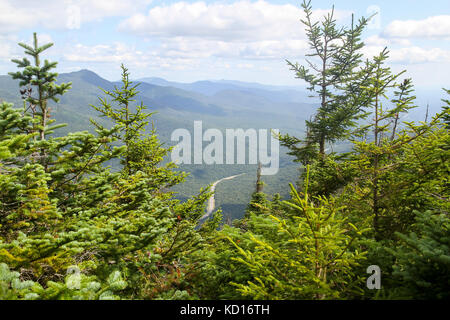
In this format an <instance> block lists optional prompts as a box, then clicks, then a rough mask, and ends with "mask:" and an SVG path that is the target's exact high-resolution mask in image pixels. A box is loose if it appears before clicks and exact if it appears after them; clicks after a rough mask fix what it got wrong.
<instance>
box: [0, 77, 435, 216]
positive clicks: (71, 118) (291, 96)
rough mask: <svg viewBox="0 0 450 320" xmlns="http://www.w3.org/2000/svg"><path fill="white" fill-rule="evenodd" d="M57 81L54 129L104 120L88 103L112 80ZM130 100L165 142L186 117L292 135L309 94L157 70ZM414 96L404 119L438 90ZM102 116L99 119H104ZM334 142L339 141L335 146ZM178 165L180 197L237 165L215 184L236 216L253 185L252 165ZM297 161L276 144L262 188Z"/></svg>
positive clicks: (418, 113) (307, 108)
mask: <svg viewBox="0 0 450 320" xmlns="http://www.w3.org/2000/svg"><path fill="white" fill-rule="evenodd" d="M58 82H72V89H71V90H70V91H69V92H68V93H66V94H65V95H64V96H63V97H62V99H61V102H60V103H59V104H58V105H54V107H53V111H52V116H53V117H54V118H56V120H57V121H58V122H63V123H67V124H68V126H67V127H66V128H63V129H60V130H61V132H64V133H67V132H73V131H83V130H91V131H92V130H93V127H92V126H91V125H90V122H89V119H90V118H94V119H95V120H96V121H99V122H102V121H105V120H104V119H101V118H99V117H98V115H97V113H96V111H95V110H94V109H93V108H92V107H91V106H90V105H91V104H94V105H98V97H103V96H104V94H103V92H102V90H101V89H100V88H103V89H105V90H113V89H114V86H115V85H116V86H120V83H119V82H111V81H108V80H106V79H104V78H102V77H100V76H99V75H97V74H96V73H94V72H92V71H89V70H81V71H76V72H71V73H62V74H60V75H59V76H58ZM138 82H139V83H140V85H139V87H138V91H140V93H139V95H138V96H137V98H136V100H137V102H140V101H142V102H143V104H144V105H146V106H147V107H148V111H149V112H155V111H156V112H157V113H156V114H154V115H153V117H152V119H153V120H154V124H155V125H156V128H157V133H158V135H159V137H160V139H161V141H163V142H164V143H166V144H170V145H174V144H175V143H176V142H172V141H170V136H171V133H172V132H173V131H174V130H175V129H178V128H184V129H187V130H189V131H191V133H192V131H193V123H194V121H196V120H201V121H202V124H203V130H205V129H207V128H217V129H219V130H222V132H223V130H225V129H226V128H233V129H237V128H243V129H248V128H253V129H279V130H280V132H282V133H290V134H293V135H296V136H301V135H303V133H304V132H303V129H304V123H305V120H306V119H309V117H310V116H311V115H312V114H314V110H315V107H316V105H315V104H314V103H312V102H314V99H311V98H309V97H308V92H306V90H305V89H304V88H302V87H301V86H299V88H295V87H282V86H267V85H262V84H258V83H247V82H240V81H230V80H221V81H198V82H194V83H178V82H171V81H167V80H164V79H161V78H142V79H138V80H136V81H135V83H138ZM417 96H418V100H417V102H418V103H420V104H421V108H418V109H416V110H415V111H413V112H412V113H411V114H410V115H408V116H407V117H406V118H405V120H410V119H413V120H424V115H425V107H426V103H429V104H430V115H433V114H434V113H436V112H438V111H439V110H440V106H441V105H442V104H441V103H439V101H440V99H441V97H442V96H443V94H442V93H440V92H439V91H433V92H426V91H421V90H418V93H417ZM0 100H4V101H7V102H12V103H14V104H15V105H16V106H20V105H21V104H22V102H21V98H20V95H19V85H18V81H15V80H12V79H11V77H10V76H8V75H2V76H0ZM105 124H107V123H105ZM334 150H335V151H336V150H339V146H338V148H337V149H334ZM181 169H182V170H185V171H188V172H190V176H189V177H188V178H187V182H186V183H184V184H181V185H179V186H178V187H176V188H175V191H177V192H178V193H179V197H180V198H185V197H188V196H190V195H192V193H193V192H196V191H198V190H199V189H200V188H201V187H204V186H206V185H208V184H211V183H213V182H214V181H216V180H218V179H221V178H224V177H227V176H231V175H237V174H241V173H247V174H246V175H243V176H239V177H237V178H236V179H233V180H231V181H225V182H223V183H222V184H219V185H218V187H217V189H216V194H217V197H216V205H217V206H221V207H222V208H223V210H224V215H225V216H226V215H228V216H230V217H233V218H239V215H242V214H243V213H244V210H245V206H246V204H247V203H248V200H249V199H250V195H251V193H252V192H253V189H254V180H255V173H256V166H255V165H214V166H211V165H183V166H181ZM297 176H298V165H297V164H295V163H293V162H292V159H291V158H290V157H288V156H286V154H285V153H284V151H283V149H281V158H280V170H279V173H278V174H277V175H275V176H266V177H265V178H264V181H265V182H266V192H267V193H268V194H273V193H281V194H282V196H287V192H288V190H287V188H286V187H285V186H286V185H288V183H289V182H296V181H295V180H296V177H297Z"/></svg>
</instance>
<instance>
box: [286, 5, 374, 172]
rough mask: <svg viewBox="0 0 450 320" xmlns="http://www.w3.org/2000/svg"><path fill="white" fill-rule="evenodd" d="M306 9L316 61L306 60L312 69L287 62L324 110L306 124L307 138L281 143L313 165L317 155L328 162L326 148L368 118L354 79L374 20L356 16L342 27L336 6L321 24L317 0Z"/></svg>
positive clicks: (319, 111) (291, 139)
mask: <svg viewBox="0 0 450 320" xmlns="http://www.w3.org/2000/svg"><path fill="white" fill-rule="evenodd" d="M302 8H303V11H304V12H305V15H306V18H305V19H304V20H301V21H302V23H303V24H304V25H305V30H306V35H307V37H308V40H309V47H310V49H311V53H309V54H307V57H311V58H309V59H306V63H307V66H304V65H299V64H298V63H292V62H290V61H287V62H288V64H289V66H290V67H291V70H293V71H294V72H295V73H296V77H297V78H299V79H302V80H304V81H306V83H307V84H308V85H309V87H308V89H309V90H310V91H312V92H313V97H316V98H318V99H319V100H320V106H319V108H318V109H317V112H316V114H315V116H314V118H313V119H312V120H310V121H306V127H307V134H306V138H305V139H299V138H295V137H292V136H289V135H284V136H283V135H282V136H280V140H281V142H282V144H283V145H285V146H287V147H288V148H290V149H291V154H293V155H295V156H296V157H297V160H298V161H300V162H302V163H303V164H308V163H310V162H311V160H312V159H314V158H316V157H317V152H318V155H319V158H321V159H323V158H324V156H325V145H326V143H329V142H335V141H337V140H340V139H342V138H344V137H346V135H347V133H348V129H349V128H351V127H352V126H354V125H355V120H357V119H358V118H360V117H361V116H362V115H361V108H360V107H361V101H360V100H361V97H360V95H359V92H360V88H359V86H357V85H354V80H355V75H356V74H357V71H358V70H357V68H358V67H359V66H360V64H361V61H362V60H361V57H362V53H361V52H360V50H361V49H362V47H363V45H364V44H363V42H362V41H361V34H362V32H363V31H364V28H365V27H366V25H367V22H368V20H367V19H366V18H364V17H363V18H361V19H360V20H359V21H358V23H356V24H355V22H354V18H353V16H352V22H351V26H350V27H338V26H337V23H336V19H335V17H334V7H333V9H332V10H331V13H329V14H328V15H326V16H325V17H324V19H323V21H321V22H320V23H319V22H318V21H316V22H314V21H313V20H312V13H313V12H312V6H311V1H306V0H304V1H303V3H302ZM299 145H300V146H299ZM317 145H318V150H317Z"/></svg>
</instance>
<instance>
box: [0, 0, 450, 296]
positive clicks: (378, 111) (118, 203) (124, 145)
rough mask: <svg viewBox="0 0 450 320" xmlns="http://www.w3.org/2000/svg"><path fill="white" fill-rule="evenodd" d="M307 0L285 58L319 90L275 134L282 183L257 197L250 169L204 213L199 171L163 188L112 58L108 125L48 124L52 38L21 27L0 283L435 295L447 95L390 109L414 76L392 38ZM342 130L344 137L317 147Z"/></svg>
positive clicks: (9, 113) (0, 169) (449, 285)
mask: <svg viewBox="0 0 450 320" xmlns="http://www.w3.org/2000/svg"><path fill="white" fill-rule="evenodd" d="M303 8H304V10H305V13H306V20H304V21H303V23H304V24H305V26H306V31H307V35H308V37H309V40H310V46H311V49H312V53H311V55H309V57H310V59H311V60H309V61H308V68H306V67H304V66H301V65H298V64H296V63H290V65H291V67H292V68H293V69H294V71H295V72H296V74H297V76H298V77H299V78H301V79H304V80H305V81H307V82H308V83H309V84H310V85H311V86H310V90H311V91H313V92H314V93H316V95H317V96H318V97H319V98H320V101H321V105H320V107H319V109H318V111H317V113H316V115H315V117H313V118H312V119H310V121H308V122H307V128H308V132H307V135H306V137H305V138H302V139H300V138H296V137H292V136H288V135H284V136H283V135H282V136H280V137H279V138H280V140H281V142H282V143H283V144H284V145H285V146H287V147H288V148H290V150H291V154H292V155H293V156H295V157H296V161H297V162H299V163H301V164H302V165H303V166H304V167H305V168H307V169H306V170H304V171H303V173H302V175H301V176H300V177H298V179H297V180H298V181H297V183H296V184H291V185H290V197H289V199H287V200H282V199H281V198H280V197H279V196H277V195H275V196H274V197H273V198H272V199H270V200H269V198H268V196H267V195H266V194H265V193H264V190H263V185H264V183H263V181H262V179H261V177H258V179H257V184H256V186H255V190H254V193H253V196H252V200H251V202H250V204H249V205H248V208H247V210H246V213H245V216H244V218H242V219H240V220H235V221H234V222H233V225H228V224H223V223H222V216H221V213H220V211H217V212H215V213H214V214H213V217H212V218H211V219H209V220H207V221H205V222H204V223H203V224H201V225H200V226H199V220H200V218H201V216H202V215H203V214H204V210H205V206H206V200H207V199H208V197H209V196H210V192H209V190H208V189H207V188H206V189H202V190H199V192H198V195H197V196H194V197H192V198H189V199H187V200H185V201H179V200H176V199H175V197H174V194H173V193H172V192H169V191H168V190H170V188H171V187H173V186H175V185H177V184H180V183H183V180H184V179H185V176H186V175H185V174H184V173H180V172H178V171H176V170H174V169H175V166H174V164H172V163H167V162H164V164H163V159H164V157H166V156H167V154H168V152H170V149H167V148H164V146H163V145H162V144H161V143H160V141H159V140H158V137H157V133H156V129H155V128H154V129H153V130H151V131H150V132H146V131H145V129H144V128H145V127H146V126H147V124H148V123H149V121H150V120H151V116H152V113H149V112H147V107H146V106H145V105H143V104H142V103H138V102H136V101H134V97H135V96H136V94H137V86H136V85H134V84H133V83H132V82H130V81H129V73H128V70H127V69H126V68H125V67H124V66H122V85H121V87H116V88H115V89H114V90H112V91H106V90H105V91H104V96H103V97H100V98H99V101H98V104H97V105H93V106H92V107H93V108H94V109H95V110H96V111H97V112H98V113H99V114H100V115H101V116H103V117H105V118H107V119H109V120H110V121H111V122H112V123H113V125H112V126H111V127H104V126H103V125H101V124H99V123H98V122H95V121H92V126H93V128H95V134H94V133H90V132H88V131H83V132H72V133H69V134H67V135H63V136H56V135H54V134H53V132H55V130H58V129H59V128H61V126H63V125H62V124H55V123H54V120H53V119H52V117H51V115H52V110H51V107H50V104H49V102H50V101H54V102H57V101H58V98H59V97H60V96H62V95H63V94H65V93H66V92H67V91H68V90H69V89H70V86H71V84H70V83H64V84H59V85H57V84H56V79H57V74H56V73H54V72H52V69H54V68H55V67H56V63H54V62H49V61H47V60H44V62H42V61H41V59H40V57H41V54H42V52H43V51H45V50H46V49H48V48H49V47H50V46H51V45H52V44H47V45H43V46H39V44H38V42H37V37H36V34H34V44H33V46H28V45H26V44H22V43H21V44H20V46H22V47H23V48H24V49H25V54H26V55H27V56H29V58H23V59H22V60H13V61H14V62H15V63H16V64H17V66H18V68H19V71H17V72H15V73H11V76H12V77H13V78H14V79H19V80H20V86H21V88H20V90H21V94H22V96H23V102H24V104H23V107H22V108H14V107H13V106H12V105H11V104H8V103H6V102H3V103H1V105H0V201H1V202H0V299H374V298H375V299H430V298H432V299H436V298H438V299H445V298H448V297H449V292H450V290H449V289H450V277H449V274H450V273H449V271H450V247H449V246H450V233H449V227H450V220H449V217H448V209H449V201H448V199H449V194H448V192H449V188H448V172H449V161H448V159H449V158H450V156H449V152H450V151H449V145H450V143H449V142H450V141H449V133H448V125H449V122H450V114H449V106H450V101H448V100H444V104H445V106H444V107H443V109H442V112H441V113H439V114H436V115H434V116H433V117H430V118H429V119H427V120H428V121H424V122H420V123H403V124H402V123H401V116H402V114H405V113H407V112H408V110H409V109H410V108H412V107H414V98H415V97H414V96H413V87H412V81H411V80H410V79H401V75H402V74H392V72H391V70H390V69H389V67H387V66H386V65H385V62H386V60H387V59H388V51H387V50H384V51H383V52H381V53H380V55H378V56H376V57H374V58H373V60H365V61H364V60H363V59H362V54H361V53H360V50H361V48H362V47H363V43H362V41H361V40H360V36H361V34H362V31H363V30H364V27H365V26H366V24H367V20H366V19H364V18H363V19H360V20H359V21H358V23H356V24H354V23H352V24H351V26H350V27H348V28H340V27H338V26H337V25H336V22H335V21H334V18H333V15H332V13H331V14H329V15H328V16H327V17H325V18H324V20H323V21H322V22H320V23H319V22H313V21H312V18H311V15H312V8H311V6H310V3H309V2H304V3H303ZM319 62H321V63H319ZM319 66H320V67H319ZM446 92H447V93H450V92H449V91H446ZM362 120H364V121H362ZM361 123H363V124H361ZM342 140H348V141H350V142H351V143H352V144H353V149H352V151H351V152H348V153H343V154H342V153H341V154H334V153H327V148H326V146H327V144H329V143H333V142H335V141H342ZM112 162H114V163H120V164H121V166H120V170H112V169H111V167H109V166H108V164H110V163H112ZM294 179H295V177H294V178H293V180H294ZM293 182H295V181H293ZM286 188H289V186H286ZM369 266H379V268H380V270H381V279H382V280H381V289H380V290H370V289H369V288H367V286H366V279H367V277H368V276H369V275H368V274H367V268H368V267H369Z"/></svg>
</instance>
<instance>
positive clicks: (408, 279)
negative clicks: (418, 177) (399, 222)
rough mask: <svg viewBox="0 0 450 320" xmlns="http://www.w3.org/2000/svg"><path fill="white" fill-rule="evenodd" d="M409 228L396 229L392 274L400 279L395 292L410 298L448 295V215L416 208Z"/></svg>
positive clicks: (449, 285) (449, 232)
mask: <svg viewBox="0 0 450 320" xmlns="http://www.w3.org/2000/svg"><path fill="white" fill-rule="evenodd" d="M413 230H414V231H413V232H411V233H410V234H408V235H404V234H400V233H397V236H398V237H399V238H400V243H401V245H400V247H398V248H395V249H390V251H391V252H392V254H393V255H394V256H395V258H396V263H395V265H394V272H393V275H394V276H395V277H396V278H398V280H399V283H401V286H400V288H401V289H400V290H398V294H399V295H400V296H401V297H403V298H410V299H448V297H449V293H450V290H449V289H450V279H449V276H448V275H449V272H450V218H449V217H448V214H445V213H440V214H439V213H438V214H436V213H433V212H432V211H426V212H424V213H419V212H416V223H415V224H414V226H413Z"/></svg>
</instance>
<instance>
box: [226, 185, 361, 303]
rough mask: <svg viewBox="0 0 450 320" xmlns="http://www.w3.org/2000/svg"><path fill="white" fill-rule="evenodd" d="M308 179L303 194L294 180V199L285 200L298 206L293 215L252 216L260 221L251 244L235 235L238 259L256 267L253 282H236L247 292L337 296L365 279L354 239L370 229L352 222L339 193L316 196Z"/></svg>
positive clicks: (270, 295)
mask: <svg viewBox="0 0 450 320" xmlns="http://www.w3.org/2000/svg"><path fill="white" fill-rule="evenodd" d="M305 184H306V186H305V188H306V191H305V194H304V196H303V197H301V196H300V195H299V194H298V193H297V191H296V190H295V188H294V187H293V186H292V185H291V191H292V200H290V201H285V202H284V203H285V204H286V205H287V206H288V207H289V208H290V209H291V210H292V213H291V215H290V216H289V218H287V219H283V218H278V217H275V216H273V215H270V216H268V215H267V216H266V217H265V218H264V219H258V218H257V216H255V215H252V216H251V218H250V219H253V221H252V222H253V223H254V224H255V225H256V227H253V228H252V231H253V232H255V234H252V233H250V234H249V237H250V240H251V242H252V246H250V248H251V249H249V248H245V247H242V246H241V245H239V244H238V243H237V242H236V241H235V240H233V239H232V238H231V237H229V239H230V241H231V242H232V243H233V244H234V245H235V246H236V248H237V249H238V250H239V256H238V257H236V258H233V260H235V261H237V262H240V263H242V264H243V265H245V266H246V267H247V268H248V269H249V270H250V272H251V278H252V279H251V280H250V281H248V282H247V283H237V282H233V284H234V285H235V286H236V287H237V288H238V290H239V291H240V292H241V294H243V295H244V296H248V297H251V298H254V299H333V298H344V297H346V296H348V295H351V294H354V293H355V292H358V287H360V286H361V281H362V279H361V278H360V277H357V276H356V277H355V275H354V274H353V272H352V270H353V268H354V267H355V266H357V265H359V263H360V262H361V261H363V259H364V252H361V251H359V250H358V249H355V248H354V247H352V244H353V242H354V241H355V239H357V237H359V236H360V235H361V234H362V232H363V231H364V230H358V228H357V227H356V226H354V225H353V224H351V223H349V222H348V221H347V218H345V217H344V216H343V215H342V213H341V212H342V209H343V208H339V207H336V206H335V204H334V201H333V199H327V198H324V197H317V198H315V199H310V198H309V197H308V193H307V188H308V179H307V180H306V181H305ZM255 219H258V220H255ZM261 223H264V224H265V225H264V226H262V225H261ZM258 225H259V228H258ZM258 229H259V230H258Z"/></svg>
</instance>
